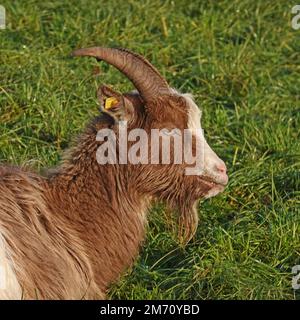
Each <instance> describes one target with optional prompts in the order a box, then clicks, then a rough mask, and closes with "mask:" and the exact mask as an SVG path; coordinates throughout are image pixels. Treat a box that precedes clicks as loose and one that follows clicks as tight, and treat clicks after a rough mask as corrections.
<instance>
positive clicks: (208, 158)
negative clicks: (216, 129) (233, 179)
mask: <svg viewBox="0 0 300 320" xmlns="http://www.w3.org/2000/svg"><path fill="white" fill-rule="evenodd" d="M173 92H174V93H177V94H179V95H181V96H182V97H184V98H185V100H186V102H187V104H188V107H189V110H188V117H189V118H188V127H189V129H190V130H192V132H195V134H197V135H198V138H199V139H200V141H201V142H202V145H203V152H204V159H203V161H204V165H203V166H204V168H203V172H204V175H206V176H208V177H210V178H212V179H213V180H214V181H216V182H218V181H219V174H218V172H217V171H216V169H215V168H216V167H217V166H218V165H221V164H224V162H223V160H221V159H220V158H219V157H218V156H217V155H216V153H215V152H214V151H213V150H212V149H211V147H210V146H209V145H208V143H207V141H206V139H205V137H204V133H203V130H202V127H201V116H202V112H201V110H200V109H199V108H198V106H197V105H196V103H195V101H194V99H193V96H192V95H191V94H189V93H185V94H181V93H179V92H177V91H176V90H175V89H173ZM196 129H201V130H198V131H197V133H196Z"/></svg>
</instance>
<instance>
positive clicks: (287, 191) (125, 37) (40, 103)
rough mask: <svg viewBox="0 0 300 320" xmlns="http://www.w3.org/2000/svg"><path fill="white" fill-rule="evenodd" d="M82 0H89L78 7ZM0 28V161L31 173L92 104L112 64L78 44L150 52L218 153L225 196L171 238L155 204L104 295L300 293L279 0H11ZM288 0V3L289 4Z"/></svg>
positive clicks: (299, 197) (294, 62)
mask: <svg viewBox="0 0 300 320" xmlns="http://www.w3.org/2000/svg"><path fill="white" fill-rule="evenodd" d="M87 3H89V4H87ZM2 4H3V5H4V6H5V8H6V12H7V28H6V30H0V43H1V47H0V162H6V161H8V162H11V163H15V164H21V163H26V164H30V165H31V166H33V167H35V168H37V169H40V168H42V167H48V166H52V165H54V164H56V163H58V162H59V159H60V156H61V153H62V150H63V149H65V148H66V147H67V145H68V143H69V141H70V140H71V139H72V138H73V137H74V136H76V135H77V134H78V133H79V132H81V131H82V129H83V127H84V125H85V123H86V122H87V121H88V120H89V119H90V118H91V117H92V116H93V115H96V114H97V113H98V110H97V103H96V98H95V88H96V86H97V84H99V83H107V84H111V85H113V86H114V87H115V88H116V89H119V90H122V91H125V90H128V89H130V88H131V84H130V83H129V81H127V80H126V79H125V78H124V77H123V76H121V75H120V74H119V73H118V72H117V71H116V70H115V69H114V68H112V67H110V68H109V67H108V66H107V65H104V64H102V65H101V70H102V72H101V74H100V76H95V75H93V68H94V67H96V66H97V65H98V64H97V63H96V62H95V61H93V60H89V59H71V58H70V57H69V54H70V52H71V51H72V50H73V49H75V48H80V47H86V46H92V45H102V46H116V45H117V46H123V47H127V48H130V49H132V50H134V51H137V52H139V53H141V54H143V55H145V56H146V57H147V58H149V59H150V61H152V62H153V63H154V64H155V65H156V66H157V67H158V69H159V70H160V71H161V72H162V74H163V75H164V76H165V77H166V78H167V79H168V80H169V82H170V83H171V85H172V86H174V87H176V88H178V89H179V90H181V91H185V92H192V93H193V94H194V95H195V98H196V100H197V103H198V104H199V105H200V106H201V108H202V109H203V113H204V115H203V127H204V128H205V131H206V136H207V139H208V141H209V143H210V145H211V146H212V147H213V148H214V149H215V150H216V152H217V153H218V154H219V156H220V157H221V158H222V159H224V160H225V162H226V164H227V166H228V168H229V175H230V184H229V186H228V188H227V189H226V191H225V192H224V193H223V194H221V195H219V196H217V197H215V198H213V199H210V200H208V201H205V202H202V203H200V205H199V216H200V224H199V228H198V231H197V234H196V237H195V238H194V240H193V241H192V242H191V243H190V244H188V245H187V246H186V247H185V248H182V247H180V246H179V245H178V242H177V240H176V238H175V236H174V235H173V234H172V232H171V231H172V226H171V225H169V224H168V223H166V219H165V215H166V214H165V212H164V208H163V207H162V206H160V205H157V206H156V207H155V208H153V210H152V211H151V214H150V224H149V228H148V233H147V239H146V241H145V245H144V248H143V250H142V252H141V255H140V257H139V259H138V261H137V262H136V264H135V266H134V268H133V270H131V271H129V272H127V274H126V275H125V276H124V277H122V278H121V279H120V281H119V282H118V283H117V284H115V285H113V286H112V288H111V290H110V297H111V298H112V299H297V298H298V299H299V297H300V290H298V291H294V290H293V289H292V286H291V279H292V274H291V268H292V267H293V266H294V265H296V264H300V191H299V190H300V134H299V132H300V130H299V128H300V103H299V97H300V96H299V86H300V78H299V72H300V66H299V61H300V53H299V52H300V41H299V40H300V30H298V31H296V30H293V29H292V28H291V19H292V14H291V7H292V5H289V4H287V2H286V1H283V0H282V1H281V0H279V1H275V2H274V1H265V0H264V1H262V0H258V1H250V0H241V1H237V0H231V1H229V0H223V1H200V0H198V1H188V0H182V1H158V0H151V1H150V0H145V1H143V2H141V1H133V0H130V1H121V0H120V1H112V0H110V1H101V2H100V1H89V2H86V1H83V0H77V1H74V0H72V1H58V0H54V1H47V0H45V1H33V0H28V1H12V0H9V1H8V0H4V1H2ZM295 4H296V3H295Z"/></svg>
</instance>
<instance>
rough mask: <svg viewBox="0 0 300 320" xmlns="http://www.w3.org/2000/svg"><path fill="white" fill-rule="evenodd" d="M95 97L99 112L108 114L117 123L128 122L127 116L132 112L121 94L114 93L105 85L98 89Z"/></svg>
mask: <svg viewBox="0 0 300 320" xmlns="http://www.w3.org/2000/svg"><path fill="white" fill-rule="evenodd" d="M97 96H98V100H99V102H100V108H101V111H103V112H105V113H108V114H109V115H110V116H112V117H113V118H114V119H115V120H116V121H117V122H118V121H128V120H130V119H129V118H130V116H129V115H130V114H131V113H132V110H131V108H130V107H129V106H128V103H127V101H126V100H127V99H126V98H125V97H124V96H123V95H122V94H121V93H119V92H117V91H114V90H113V89H112V88H110V87H108V86H106V85H102V86H100V88H99V89H98V92H97ZM129 109H130V110H129ZM129 111H130V112H129Z"/></svg>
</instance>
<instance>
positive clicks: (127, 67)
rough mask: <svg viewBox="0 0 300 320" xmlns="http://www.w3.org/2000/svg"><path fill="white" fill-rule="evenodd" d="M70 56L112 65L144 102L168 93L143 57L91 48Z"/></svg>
mask: <svg viewBox="0 0 300 320" xmlns="http://www.w3.org/2000/svg"><path fill="white" fill-rule="evenodd" d="M72 55H73V56H91V57H95V58H96V59H97V60H100V61H101V60H104V61H106V62H107V63H109V64H111V65H113V66H114V67H116V68H117V69H118V70H120V71H121V72H122V73H123V74H124V75H126V76H127V77H128V79H130V80H131V81H132V83H133V84H134V86H135V87H136V89H137V90H138V91H139V92H140V94H141V96H142V98H143V99H144V101H145V102H147V101H150V100H151V99H153V97H155V96H158V95H160V94H166V93H168V92H170V89H169V86H168V83H167V81H166V80H165V79H164V78H163V77H162V76H161V75H160V73H159V72H158V70H157V69H156V68H155V67H154V66H152V64H151V63H150V62H149V61H148V60H146V59H145V58H144V57H142V56H140V55H139V54H136V53H133V52H131V51H129V50H127V49H121V48H120V49H119V48H101V47H93V48H86V49H78V50H75V51H74V52H73V53H72Z"/></svg>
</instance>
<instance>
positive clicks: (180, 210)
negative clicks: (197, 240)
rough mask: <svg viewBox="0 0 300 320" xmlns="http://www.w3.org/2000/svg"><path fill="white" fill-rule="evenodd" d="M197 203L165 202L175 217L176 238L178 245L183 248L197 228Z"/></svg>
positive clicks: (177, 200)
mask: <svg viewBox="0 0 300 320" xmlns="http://www.w3.org/2000/svg"><path fill="white" fill-rule="evenodd" d="M197 204H198V201H186V199H185V201H180V200H179V199H176V200H175V199H174V200H173V201H167V206H168V208H169V210H170V211H172V212H175V213H176V215H177V228H176V229H177V237H178V240H179V243H180V244H182V245H183V246H185V245H186V244H188V243H189V242H190V241H191V239H192V238H193V237H194V235H195V233H196V231H197V227H198V221H199V217H198V211H197Z"/></svg>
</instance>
